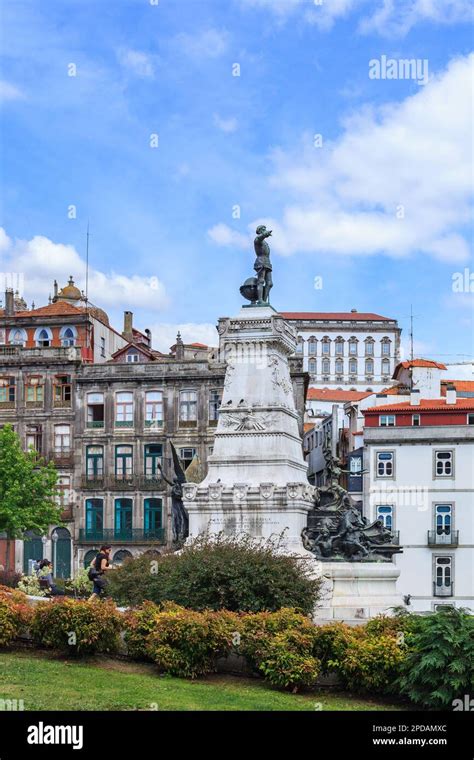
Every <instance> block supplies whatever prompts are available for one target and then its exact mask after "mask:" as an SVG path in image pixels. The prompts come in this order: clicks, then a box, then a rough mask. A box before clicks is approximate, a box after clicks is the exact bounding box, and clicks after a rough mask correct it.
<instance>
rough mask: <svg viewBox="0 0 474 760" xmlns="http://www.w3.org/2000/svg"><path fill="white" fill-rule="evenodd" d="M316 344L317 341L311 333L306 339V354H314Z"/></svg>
mask: <svg viewBox="0 0 474 760" xmlns="http://www.w3.org/2000/svg"><path fill="white" fill-rule="evenodd" d="M317 346H318V341H317V340H316V338H315V337H314V335H312V336H311V337H310V338H309V340H308V354H309V355H310V356H316V351H317Z"/></svg>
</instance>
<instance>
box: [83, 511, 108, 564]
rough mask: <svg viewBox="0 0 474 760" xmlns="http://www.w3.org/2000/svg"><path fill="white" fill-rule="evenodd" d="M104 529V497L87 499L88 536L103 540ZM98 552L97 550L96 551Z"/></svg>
mask: <svg viewBox="0 0 474 760" xmlns="http://www.w3.org/2000/svg"><path fill="white" fill-rule="evenodd" d="M103 529H104V501H103V499H86V536H87V537H88V538H97V539H98V540H99V541H101V540H102V531H103ZM95 554H97V552H95Z"/></svg>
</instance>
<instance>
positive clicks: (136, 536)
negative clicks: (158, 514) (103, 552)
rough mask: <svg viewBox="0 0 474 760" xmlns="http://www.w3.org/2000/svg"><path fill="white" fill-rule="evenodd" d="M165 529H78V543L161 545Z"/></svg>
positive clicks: (163, 541)
mask: <svg viewBox="0 0 474 760" xmlns="http://www.w3.org/2000/svg"><path fill="white" fill-rule="evenodd" d="M165 540H166V539H165V529H164V528H154V529H153V530H150V529H149V530H146V529H143V528H123V529H118V530H115V529H114V528H103V529H102V530H98V529H96V530H89V529H88V528H80V529H79V542H81V543H89V544H107V543H111V544H157V543H158V544H163V543H165Z"/></svg>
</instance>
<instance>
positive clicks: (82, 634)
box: [31, 598, 123, 655]
mask: <svg viewBox="0 0 474 760" xmlns="http://www.w3.org/2000/svg"><path fill="white" fill-rule="evenodd" d="M122 626H123V618H122V616H121V615H120V613H118V612H117V610H116V608H115V605H114V604H113V603H112V602H100V603H99V602H83V601H79V600H75V599H68V598H63V599H55V600H54V601H52V602H51V603H48V604H45V603H43V602H40V603H39V604H38V605H37V607H36V609H35V611H34V616H33V622H32V626H31V633H32V636H33V639H34V641H35V642H36V643H37V644H40V645H42V646H45V647H51V648H53V649H60V650H62V651H64V652H68V653H70V654H73V655H81V654H94V653H96V652H114V651H116V650H117V648H118V646H119V633H120V631H121V628H122Z"/></svg>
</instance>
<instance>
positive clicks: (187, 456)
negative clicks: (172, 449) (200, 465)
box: [179, 447, 196, 470]
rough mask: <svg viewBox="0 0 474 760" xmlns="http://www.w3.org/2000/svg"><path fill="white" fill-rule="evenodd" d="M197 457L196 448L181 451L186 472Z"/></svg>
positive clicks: (180, 456) (180, 455)
mask: <svg viewBox="0 0 474 760" xmlns="http://www.w3.org/2000/svg"><path fill="white" fill-rule="evenodd" d="M195 456H196V449H194V448H191V447H186V448H184V449H180V451H179V458H180V459H181V463H182V465H183V468H184V469H185V470H186V469H187V468H188V467H189V465H190V464H191V462H192V461H193V459H194V457H195Z"/></svg>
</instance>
